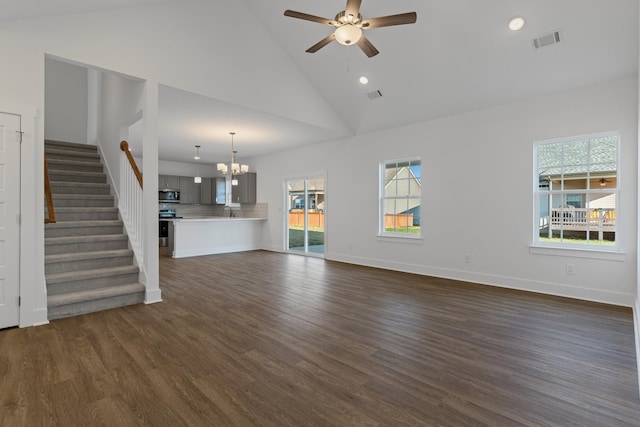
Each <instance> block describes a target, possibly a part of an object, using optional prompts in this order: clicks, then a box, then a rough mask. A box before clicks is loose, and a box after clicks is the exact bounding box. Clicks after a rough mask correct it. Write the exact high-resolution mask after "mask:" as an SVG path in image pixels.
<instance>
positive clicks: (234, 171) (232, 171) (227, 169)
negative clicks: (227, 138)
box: [217, 132, 249, 176]
mask: <svg viewBox="0 0 640 427" xmlns="http://www.w3.org/2000/svg"><path fill="white" fill-rule="evenodd" d="M235 134H236V133H235V132H229V135H231V163H230V164H228V165H227V164H225V163H218V165H217V168H218V172H220V173H222V174H223V175H231V176H233V175H242V174H245V173H247V172H249V166H248V165H241V164H240V163H238V162H237V161H236V154H237V153H238V152H237V151H236V150H235V149H234V147H233V136H234V135H235Z"/></svg>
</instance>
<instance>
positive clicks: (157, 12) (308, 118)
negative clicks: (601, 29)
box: [0, 0, 351, 160]
mask: <svg viewBox="0 0 640 427" xmlns="http://www.w3.org/2000/svg"><path fill="white" fill-rule="evenodd" d="M236 16H242V17H243V19H242V26H238V23H237V20H235V19H229V17H236ZM1 34H5V35H7V36H9V35H10V36H11V37H15V38H23V39H25V40H29V46H30V47H35V48H34V49H35V50H38V49H41V50H42V52H43V53H45V54H50V55H55V56H56V57H58V58H65V59H68V60H71V61H73V62H74V63H77V64H86V65H88V66H94V67H97V68H100V69H104V70H111V71H116V72H118V73H122V74H125V75H129V76H135V77H138V78H141V79H145V80H148V81H151V82H153V83H159V84H161V85H163V86H166V87H171V88H177V89H179V90H183V91H186V92H188V93H192V94H199V95H200V96H203V97H206V98H210V99H211V101H212V105H214V106H218V107H222V106H224V105H225V103H226V104H228V105H230V106H232V107H233V108H234V110H235V111H236V112H238V116H237V117H235V119H234V123H238V122H243V119H242V117H241V113H240V108H237V107H244V108H246V110H247V114H248V115H249V117H250V118H247V119H245V120H244V122H243V123H245V124H246V127H250V126H252V125H253V122H254V120H255V118H256V116H255V114H256V113H264V114H265V116H268V117H270V118H273V120H274V121H275V122H277V124H278V126H280V128H281V130H280V132H279V133H277V135H280V138H279V140H277V141H274V140H273V139H271V140H266V139H265V140H264V141H263V146H266V145H267V144H269V143H271V144H273V145H275V146H277V148H278V149H281V148H283V146H282V145H279V142H281V141H289V142H290V143H291V144H292V145H294V146H297V145H304V144H309V143H315V142H319V141H320V140H326V139H335V138H337V137H340V136H345V135H349V134H351V132H350V130H349V128H348V127H347V126H346V125H345V123H344V122H343V121H342V118H341V117H340V116H339V115H338V114H336V112H335V111H334V110H333V109H332V108H331V106H330V105H329V104H328V103H327V102H326V101H325V99H324V98H323V97H322V96H321V95H320V94H319V93H318V92H317V91H316V89H315V87H314V86H313V85H312V84H310V83H309V81H308V80H307V79H306V76H305V75H303V74H302V72H301V71H300V69H299V68H298V67H297V66H296V65H295V64H294V63H293V62H292V61H291V59H290V57H289V56H288V55H287V54H286V53H285V52H284V51H283V50H282V49H281V48H280V46H279V45H277V44H276V43H275V42H274V41H273V39H272V38H271V36H270V35H269V34H268V33H267V32H266V30H265V29H264V27H263V26H262V25H261V23H260V22H259V21H257V20H256V18H255V17H254V16H253V14H251V13H250V12H249V11H248V10H247V9H246V6H245V5H244V4H243V3H241V2H235V1H232V0H223V1H217V2H209V1H191V2H181V3H175V4H162V5H155V6H153V7H151V6H143V7H132V8H126V9H109V10H103V11H99V12H91V13H83V14H75V15H64V16H53V17H44V18H34V19H31V20H28V21H20V22H15V21H13V22H2V23H0V35H1ZM161 102H162V100H161ZM170 107H171V106H168V109H169V110H170ZM181 107H182V108H183V110H185V111H188V110H189V108H190V107H189V103H184V104H183V105H181ZM160 109H161V111H164V109H163V106H162V105H161V106H160ZM212 116H215V115H212ZM287 121H291V124H290V126H287ZM305 125H306V126H307V128H306V131H305V132H301V131H300V128H304V127H305ZM203 127H204V126H203ZM234 127H235V129H228V128H227V129H225V131H224V133H223V134H222V137H226V135H228V134H227V132H228V130H235V131H237V132H238V133H239V135H240V134H241V133H243V132H244V131H243V128H242V126H239V125H238V126H234ZM287 128H291V129H294V131H292V133H293V135H291V134H287V130H286V129H287ZM183 136H184V133H183ZM265 138H266V137H265ZM167 139H168V138H163V137H162V135H161V136H160V141H161V144H162V141H165V140H167ZM180 141H181V142H180V143H181V145H184V146H190V145H192V144H193V143H195V140H189V139H188V138H182V139H180ZM293 141H295V144H294V143H293ZM276 142H277V143H276ZM170 143H172V144H176V140H173V139H171V141H170ZM225 147H228V144H227V142H225ZM289 148H293V147H289ZM160 150H161V153H162V146H161V147H160ZM244 154H245V155H246V156H253V153H251V152H247V151H246V150H245V153H244ZM226 157H228V154H226V155H225V158H226ZM173 160H178V159H173Z"/></svg>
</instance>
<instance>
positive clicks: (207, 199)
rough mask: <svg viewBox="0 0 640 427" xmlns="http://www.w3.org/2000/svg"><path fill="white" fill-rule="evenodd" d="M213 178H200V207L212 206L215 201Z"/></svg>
mask: <svg viewBox="0 0 640 427" xmlns="http://www.w3.org/2000/svg"><path fill="white" fill-rule="evenodd" d="M214 180H215V178H202V183H201V184H200V204H201V205H212V204H213V201H214V200H215V195H214V191H215V188H214V187H213V182H214Z"/></svg>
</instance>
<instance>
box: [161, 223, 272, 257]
mask: <svg viewBox="0 0 640 427" xmlns="http://www.w3.org/2000/svg"><path fill="white" fill-rule="evenodd" d="M265 221H266V219H265V218H237V217H232V218H229V217H217V216H216V217H192V218H175V219H172V220H171V221H170V225H169V249H170V250H171V256H172V257H173V258H184V257H190V256H200V255H212V254H222V253H228V252H240V251H251V250H256V249H261V248H262V226H263V224H264V222H265Z"/></svg>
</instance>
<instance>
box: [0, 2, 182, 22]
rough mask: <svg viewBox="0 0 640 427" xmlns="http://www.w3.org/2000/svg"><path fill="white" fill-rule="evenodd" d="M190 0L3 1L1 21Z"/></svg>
mask: <svg viewBox="0 0 640 427" xmlns="http://www.w3.org/2000/svg"><path fill="white" fill-rule="evenodd" d="M182 1H188V0H55V1H43V0H20V1H11V2H3V3H2V14H0V22H2V21H15V20H23V19H33V18H37V17H44V16H60V15H72V14H79V13H85V12H97V11H103V10H109V9H119V8H126V7H137V6H153V5H159V4H165V3H180V2H182Z"/></svg>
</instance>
